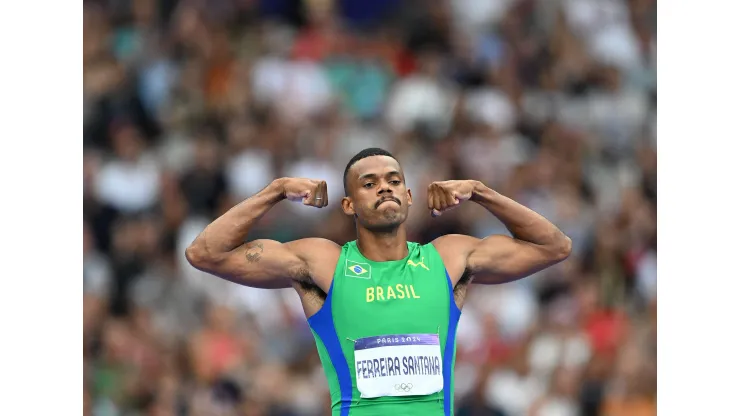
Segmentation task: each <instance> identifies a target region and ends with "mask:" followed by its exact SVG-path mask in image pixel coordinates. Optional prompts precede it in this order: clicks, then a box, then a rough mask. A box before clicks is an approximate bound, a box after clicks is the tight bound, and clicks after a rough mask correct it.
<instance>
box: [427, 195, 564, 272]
mask: <svg viewBox="0 0 740 416" xmlns="http://www.w3.org/2000/svg"><path fill="white" fill-rule="evenodd" d="M470 200H471V201H473V202H476V203H478V204H479V205H481V206H482V207H484V208H486V209H487V210H488V211H489V212H490V213H491V214H493V215H495V216H496V217H497V218H498V219H499V220H501V222H503V223H504V225H505V226H506V228H507V229H508V230H509V231H510V232H511V234H512V235H513V238H512V237H509V236H505V235H492V236H489V237H486V238H484V239H478V238H475V237H470V236H466V235H458V234H451V235H446V236H443V237H440V238H438V239H437V240H435V241H434V245H435V247H437V249H438V251H439V252H440V254H442V256H443V258H445V260H446V264H447V263H450V267H451V268H452V269H453V270H455V271H456V272H458V273H459V274H462V273H463V272H466V271H467V272H468V273H471V274H473V275H474V276H475V279H474V282H476V283H481V284H497V283H506V282H510V281H513V280H517V279H521V278H523V277H526V276H529V275H531V274H533V273H535V272H538V271H540V270H543V269H545V268H547V267H550V266H552V265H555V264H557V263H559V262H561V261H563V260H565V259H566V258H567V257H568V256H569V255H570V250H571V240H570V238H568V237H567V236H566V235H565V234H563V232H562V231H560V230H559V229H558V228H557V227H556V226H555V225H554V224H552V223H551V222H550V221H548V220H547V219H546V218H544V217H543V216H541V215H539V214H537V213H536V212H534V211H532V210H531V209H529V208H527V207H525V206H523V205H521V204H519V203H517V202H515V201H513V200H512V199H510V198H507V197H505V196H503V195H501V194H499V193H497V192H496V191H494V190H492V189H490V188H488V187H486V186H485V185H483V184H482V183H480V182H475V185H474V188H473V193H472V196H471V198H470Z"/></svg>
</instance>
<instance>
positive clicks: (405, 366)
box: [355, 334, 444, 398]
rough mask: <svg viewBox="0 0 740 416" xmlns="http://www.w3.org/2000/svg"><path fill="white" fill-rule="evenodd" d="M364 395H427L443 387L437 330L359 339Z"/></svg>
mask: <svg viewBox="0 0 740 416" xmlns="http://www.w3.org/2000/svg"><path fill="white" fill-rule="evenodd" d="M355 369H356V372H357V377H356V379H357V390H359V391H360V397H363V398H373V397H382V396H423V395H429V394H434V393H437V392H440V391H442V389H443V388H444V377H443V376H442V354H441V351H440V346H439V335H437V334H406V335H383V336H377V337H368V338H361V339H358V340H357V341H355Z"/></svg>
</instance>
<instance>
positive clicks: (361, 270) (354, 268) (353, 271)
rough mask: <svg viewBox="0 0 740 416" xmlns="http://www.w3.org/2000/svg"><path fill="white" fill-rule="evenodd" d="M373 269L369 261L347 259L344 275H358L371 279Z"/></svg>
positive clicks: (361, 277)
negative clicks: (360, 261)
mask: <svg viewBox="0 0 740 416" xmlns="http://www.w3.org/2000/svg"><path fill="white" fill-rule="evenodd" d="M371 270H372V269H371V267H370V265H369V264H367V263H359V262H356V261H352V260H346V264H345V269H344V275H345V276H349V277H358V278H360V279H370V276H371Z"/></svg>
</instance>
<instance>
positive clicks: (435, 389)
mask: <svg viewBox="0 0 740 416" xmlns="http://www.w3.org/2000/svg"><path fill="white" fill-rule="evenodd" d="M407 245H408V255H407V256H406V257H405V258H404V259H402V260H395V261H386V262H375V261H371V260H368V259H366V258H365V257H364V256H363V255H362V254H361V253H360V251H359V250H358V248H357V242H356V241H351V242H349V243H347V244H345V245H344V246H343V247H342V254H341V256H340V257H339V261H338V263H337V265H336V268H335V271H334V279H333V281H332V284H331V287H330V289H329V293H328V294H327V296H326V300H325V302H324V305H323V306H322V307H321V309H320V310H319V311H318V312H317V313H316V314H314V315H313V316H311V317H310V318H309V319H308V324H309V326H310V327H311V331H312V332H313V336H314V339H315V340H316V346H317V349H318V353H319V357H320V358H321V363H322V365H323V367H324V371H325V373H326V377H327V380H328V383H329V390H330V393H331V401H332V415H335V416H369V415H384V416H387V415H409V416H414V415H424V416H436V415H440V416H441V415H445V416H449V415H452V414H453V391H454V384H453V373H454V372H453V368H454V365H455V335H456V333H457V323H458V320H459V318H460V310H459V309H458V307H457V305H456V304H455V301H454V297H453V288H452V282H451V280H450V277H449V275H448V274H447V271H446V269H445V267H444V264H443V262H442V258H441V257H440V256H439V253H438V252H437V250H436V249H435V248H434V246H433V245H432V244H426V245H421V244H418V243H412V242H408V243H407Z"/></svg>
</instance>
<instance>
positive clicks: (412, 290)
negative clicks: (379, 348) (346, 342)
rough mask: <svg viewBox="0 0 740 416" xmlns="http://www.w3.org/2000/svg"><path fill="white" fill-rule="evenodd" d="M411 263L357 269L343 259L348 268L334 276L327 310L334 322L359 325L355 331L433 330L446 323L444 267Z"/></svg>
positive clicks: (447, 299) (362, 333)
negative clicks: (330, 312) (331, 313)
mask: <svg viewBox="0 0 740 416" xmlns="http://www.w3.org/2000/svg"><path fill="white" fill-rule="evenodd" d="M411 263H413V264H411ZM411 263H404V264H399V265H394V266H389V267H378V266H369V265H363V264H360V265H359V267H360V268H361V269H360V268H355V266H357V265H353V264H349V262H348V265H347V268H346V269H347V272H346V273H341V274H339V275H338V276H335V281H334V288H333V290H334V292H333V294H332V310H333V315H334V320H335V322H337V324H338V326H341V327H345V328H353V329H356V330H358V331H357V332H356V334H355V335H356V336H368V335H380V334H383V333H385V334H392V333H409V331H411V332H413V331H421V332H424V333H436V332H438V329H439V327H440V326H446V324H447V321H448V319H449V308H450V293H449V286H448V283H447V275H446V274H445V271H444V269H440V270H434V268H433V267H430V266H429V265H427V264H425V263H423V262H422V261H419V262H414V261H412V262H411ZM368 266H369V267H368ZM355 272H358V273H355ZM353 332H355V331H353Z"/></svg>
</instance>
